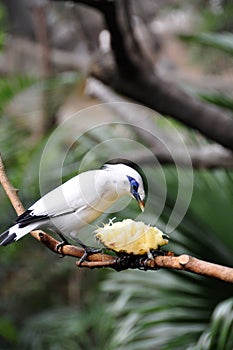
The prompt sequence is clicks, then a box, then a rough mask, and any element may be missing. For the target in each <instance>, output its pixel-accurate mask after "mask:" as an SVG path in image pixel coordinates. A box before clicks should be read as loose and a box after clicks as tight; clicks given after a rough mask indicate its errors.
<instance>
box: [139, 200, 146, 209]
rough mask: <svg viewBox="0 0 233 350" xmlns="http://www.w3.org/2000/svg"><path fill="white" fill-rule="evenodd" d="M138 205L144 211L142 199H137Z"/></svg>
mask: <svg viewBox="0 0 233 350" xmlns="http://www.w3.org/2000/svg"><path fill="white" fill-rule="evenodd" d="M138 205H139V207H140V209H141V211H142V212H144V209H145V202H144V201H142V200H141V199H139V200H138Z"/></svg>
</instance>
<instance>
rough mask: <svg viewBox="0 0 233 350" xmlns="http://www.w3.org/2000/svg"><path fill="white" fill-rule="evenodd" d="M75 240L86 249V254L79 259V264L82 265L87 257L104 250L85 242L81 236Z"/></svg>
mask: <svg viewBox="0 0 233 350" xmlns="http://www.w3.org/2000/svg"><path fill="white" fill-rule="evenodd" d="M75 240H76V241H77V242H78V244H79V245H80V246H81V247H82V248H83V249H84V254H83V255H82V256H81V258H80V259H79V265H81V264H82V263H83V261H84V260H86V258H87V257H88V256H89V255H91V254H96V253H101V252H102V248H95V247H90V246H88V245H86V244H85V243H83V242H82V241H81V240H80V239H79V238H75Z"/></svg>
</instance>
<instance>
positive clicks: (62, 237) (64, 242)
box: [56, 232, 70, 258]
mask: <svg viewBox="0 0 233 350" xmlns="http://www.w3.org/2000/svg"><path fill="white" fill-rule="evenodd" d="M57 234H58V236H59V237H60V238H61V239H62V242H61V243H59V244H58V245H57V246H56V251H57V252H58V253H59V249H60V248H62V247H64V245H70V243H69V241H68V240H67V239H66V238H65V237H64V236H63V235H62V234H61V233H60V232H57ZM64 256H65V255H64V254H62V256H61V257H62V258H64Z"/></svg>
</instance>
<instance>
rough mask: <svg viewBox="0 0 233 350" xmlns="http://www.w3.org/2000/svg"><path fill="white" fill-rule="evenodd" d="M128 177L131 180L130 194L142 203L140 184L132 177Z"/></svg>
mask: <svg viewBox="0 0 233 350" xmlns="http://www.w3.org/2000/svg"><path fill="white" fill-rule="evenodd" d="M127 177H128V179H129V182H130V192H131V193H132V195H133V196H134V198H135V199H136V200H137V201H140V196H139V193H138V187H139V184H138V182H137V181H136V180H135V179H134V178H133V177H131V176H127Z"/></svg>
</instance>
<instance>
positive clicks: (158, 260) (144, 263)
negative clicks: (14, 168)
mask: <svg viewBox="0 0 233 350" xmlns="http://www.w3.org/2000/svg"><path fill="white" fill-rule="evenodd" d="M0 183H1V184H2V186H3V188H4V190H5V192H6V194H7V196H8V198H9V199H10V201H11V203H12V205H13V207H14V209H15V211H16V213H17V214H18V215H20V214H22V213H23V212H24V207H23V205H22V203H21V201H20V199H19V197H18V194H17V192H18V190H16V189H15V188H14V187H13V186H12V184H11V183H10V181H9V179H8V177H7V175H6V171H5V168H4V164H3V161H2V158H1V155H0ZM30 233H31V235H32V236H33V237H34V238H36V239H37V240H38V241H40V242H42V243H43V244H44V245H45V246H46V247H47V248H49V249H50V250H52V251H53V252H55V253H58V254H62V255H68V256H72V257H75V258H81V257H82V256H83V253H84V250H83V249H82V248H79V247H76V246H74V245H65V246H63V247H61V248H59V249H57V247H58V245H59V243H60V242H59V241H57V240H56V239H54V238H53V237H51V236H50V235H48V234H47V233H45V232H43V231H41V230H37V231H32V232H30ZM76 264H77V266H79V267H88V268H103V267H111V268H113V269H115V270H117V271H121V270H125V269H129V268H131V269H140V270H157V269H159V268H167V269H176V270H184V271H188V272H192V273H195V274H198V275H203V276H209V277H213V278H217V279H219V280H222V281H225V282H230V283H233V268H230V267H226V266H222V265H217V264H212V263H209V262H206V261H203V260H199V259H196V258H194V257H192V256H189V255H186V254H184V255H180V256H173V255H172V254H171V253H170V252H168V253H164V255H163V256H161V255H159V256H156V257H155V258H154V259H148V258H147V257H145V256H142V257H141V256H134V255H129V256H112V255H108V254H102V253H97V254H91V255H89V256H88V257H87V261H84V262H83V263H82V264H81V265H80V263H79V262H76Z"/></svg>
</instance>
